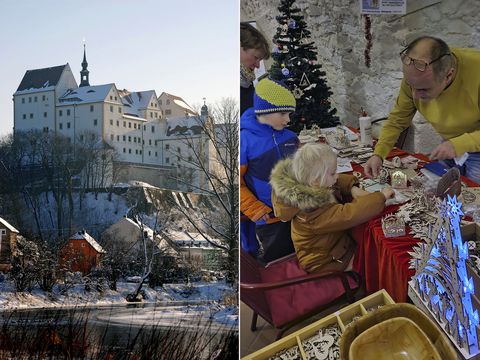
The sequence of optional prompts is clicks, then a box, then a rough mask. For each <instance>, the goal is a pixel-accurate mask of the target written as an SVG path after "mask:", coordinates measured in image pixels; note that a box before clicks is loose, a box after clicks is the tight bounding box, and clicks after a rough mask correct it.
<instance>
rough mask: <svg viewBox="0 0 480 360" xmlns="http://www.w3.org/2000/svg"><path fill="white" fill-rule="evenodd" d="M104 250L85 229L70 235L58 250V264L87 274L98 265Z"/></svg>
mask: <svg viewBox="0 0 480 360" xmlns="http://www.w3.org/2000/svg"><path fill="white" fill-rule="evenodd" d="M103 254H105V250H104V249H103V248H102V247H101V246H100V244H99V243H97V242H96V241H95V239H94V238H93V237H91V236H90V235H89V234H88V233H87V232H86V231H85V230H81V231H78V232H76V233H75V234H73V235H72V236H70V238H69V239H68V242H67V243H66V244H65V245H64V247H63V248H62V249H61V250H60V265H61V266H66V267H67V268H69V269H70V270H71V271H74V272H76V271H79V272H81V273H82V274H83V275H87V274H89V273H90V272H91V271H92V270H93V269H95V268H96V267H99V266H100V262H101V257H102V255H103Z"/></svg>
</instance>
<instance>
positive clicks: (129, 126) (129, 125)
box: [128, 121, 132, 129]
mask: <svg viewBox="0 0 480 360" xmlns="http://www.w3.org/2000/svg"><path fill="white" fill-rule="evenodd" d="M128 128H129V129H131V128H132V123H131V122H130V121H129V122H128Z"/></svg>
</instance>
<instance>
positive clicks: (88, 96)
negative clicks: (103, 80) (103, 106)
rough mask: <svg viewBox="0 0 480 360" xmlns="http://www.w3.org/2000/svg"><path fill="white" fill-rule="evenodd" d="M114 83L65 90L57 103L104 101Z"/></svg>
mask: <svg viewBox="0 0 480 360" xmlns="http://www.w3.org/2000/svg"><path fill="white" fill-rule="evenodd" d="M113 86H115V84H105V85H94V86H82V87H79V88H77V89H70V90H67V92H66V93H65V94H63V95H62V96H60V98H59V99H58V101H59V103H60V104H59V105H69V104H79V103H81V104H85V103H92V102H99V101H104V100H105V99H106V97H107V95H108V93H109V92H110V90H111V89H112V87H113Z"/></svg>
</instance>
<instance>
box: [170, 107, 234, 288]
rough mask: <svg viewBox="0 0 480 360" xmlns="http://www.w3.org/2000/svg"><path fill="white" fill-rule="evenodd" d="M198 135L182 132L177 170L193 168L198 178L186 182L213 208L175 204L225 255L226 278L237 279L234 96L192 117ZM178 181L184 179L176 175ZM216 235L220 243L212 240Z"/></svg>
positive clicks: (198, 230) (206, 238)
mask: <svg viewBox="0 0 480 360" xmlns="http://www.w3.org/2000/svg"><path fill="white" fill-rule="evenodd" d="M195 126H198V127H200V130H201V133H200V136H197V137H193V136H191V135H184V136H183V138H182V141H183V142H184V144H186V145H187V146H186V147H187V148H188V149H189V152H188V153H185V154H177V156H179V157H180V158H181V161H179V163H178V166H179V171H180V172H182V171H183V170H187V169H188V170H190V171H191V170H192V169H193V170H194V172H195V173H194V176H193V178H197V179H200V180H199V181H197V182H194V184H192V183H191V182H190V183H188V185H189V186H190V187H192V188H194V189H195V190H196V191H198V192H201V193H203V194H207V195H209V198H210V199H211V203H212V205H213V209H211V212H199V211H198V209H189V208H187V207H184V206H179V205H178V203H176V202H172V203H173V204H175V206H176V207H177V209H178V210H179V211H180V212H181V213H182V214H183V215H184V217H185V218H186V219H187V220H188V221H189V223H190V224H191V225H192V226H193V227H194V228H195V230H196V231H197V232H199V233H200V234H201V235H202V237H203V238H204V239H205V240H207V241H208V242H210V243H211V245H212V246H214V247H216V248H219V249H222V250H223V251H224V252H225V253H226V255H227V261H226V269H227V278H228V279H230V281H232V282H236V280H237V279H238V216H239V215H238V214H239V208H238V177H239V167H238V153H239V152H238V147H239V108H238V104H237V102H236V100H234V99H232V98H226V99H223V100H222V101H221V102H219V103H218V104H216V105H215V106H213V108H212V111H211V116H208V117H205V116H202V117H200V116H199V117H196V125H195ZM177 180H178V181H179V182H185V180H184V179H182V178H181V177H179V178H178V179H177ZM212 237H213V238H217V239H220V240H221V243H217V242H214V241H212V240H211V239H212Z"/></svg>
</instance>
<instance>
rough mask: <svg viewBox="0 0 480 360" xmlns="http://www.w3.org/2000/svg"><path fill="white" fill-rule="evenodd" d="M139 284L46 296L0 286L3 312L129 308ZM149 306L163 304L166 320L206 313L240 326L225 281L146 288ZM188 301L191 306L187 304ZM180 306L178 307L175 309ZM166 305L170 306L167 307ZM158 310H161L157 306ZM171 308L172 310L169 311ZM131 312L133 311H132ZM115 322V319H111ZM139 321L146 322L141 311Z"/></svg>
mask: <svg viewBox="0 0 480 360" xmlns="http://www.w3.org/2000/svg"><path fill="white" fill-rule="evenodd" d="M136 286H137V284H135V283H126V282H119V283H118V284H117V289H118V291H112V290H110V289H106V290H104V291H103V292H98V291H96V290H91V291H85V286H84V285H76V286H74V287H72V288H70V289H68V290H67V291H65V292H62V291H61V288H60V287H59V286H56V287H55V288H54V290H53V291H52V293H46V292H44V291H42V290H40V289H38V288H35V289H34V290H33V291H32V292H31V293H27V292H22V293H16V292H15V290H14V286H13V284H12V283H11V282H10V281H3V282H2V283H0V311H2V310H12V309H34V308H53V307H54V308H57V309H58V308H60V307H70V306H82V307H84V306H89V307H90V306H91V307H103V306H111V305H122V304H124V305H127V304H128V303H127V301H126V300H125V297H126V295H127V294H129V293H132V292H133V291H134V290H135V288H136ZM142 289H143V290H144V291H145V296H146V299H145V300H144V302H145V303H150V304H161V306H162V308H163V309H164V311H163V314H162V315H163V316H165V315H168V316H167V317H165V318H164V320H165V319H167V318H170V319H171V320H172V321H173V320H174V319H181V318H184V319H187V318H190V317H192V316H193V314H196V316H199V315H201V314H204V316H206V317H208V318H209V319H211V320H214V322H215V323H218V324H223V325H227V326H235V325H237V324H238V307H237V306H232V305H224V304H223V303H222V300H223V299H224V297H225V296H231V295H232V291H233V290H232V289H231V288H230V287H229V286H228V285H226V284H225V282H194V283H191V284H189V285H186V284H165V285H164V287H163V288H162V287H157V288H156V289H155V290H154V289H151V288H149V287H148V286H143V288H142ZM179 301H181V303H179ZM185 302H187V303H191V305H190V304H189V305H185ZM174 304H177V305H175V306H171V305H174ZM165 305H169V306H168V307H165ZM156 308H158V307H156ZM166 309H168V310H166ZM130 311H131V310H130ZM111 320H113V319H111ZM138 321H142V314H141V312H139V313H138Z"/></svg>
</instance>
